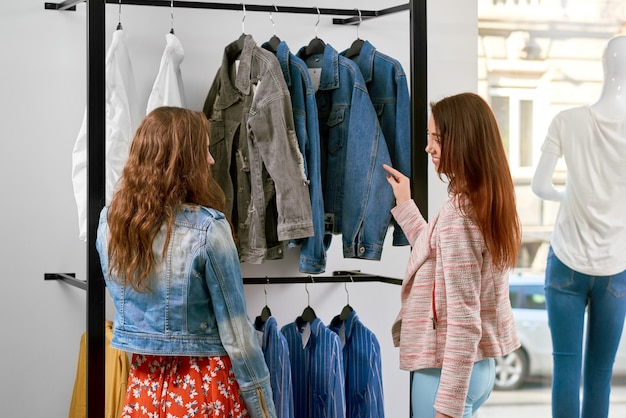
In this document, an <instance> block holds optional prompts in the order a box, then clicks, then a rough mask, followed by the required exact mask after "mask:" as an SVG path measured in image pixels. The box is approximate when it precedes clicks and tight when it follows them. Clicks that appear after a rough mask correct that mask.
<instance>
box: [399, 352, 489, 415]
mask: <svg viewBox="0 0 626 418" xmlns="http://www.w3.org/2000/svg"><path fill="white" fill-rule="evenodd" d="M440 379H441V369H435V368H432V369H421V370H416V371H414V372H411V410H412V412H413V414H412V416H413V418H433V417H434V416H435V413H436V412H437V411H435V408H434V407H433V405H434V404H435V398H436V397H437V390H438V389H439V380H440ZM495 381H496V362H495V360H494V359H492V358H486V359H484V360H481V361H478V362H476V363H474V368H473V369H472V376H471V377H470V385H469V390H468V392H467V398H466V400H465V411H464V412H463V418H471V417H473V416H474V414H475V413H476V411H477V410H478V408H480V406H481V405H482V404H484V403H485V401H486V400H487V398H489V395H491V391H492V390H493V384H494V383H495Z"/></svg>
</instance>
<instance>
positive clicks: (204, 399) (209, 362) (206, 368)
mask: <svg viewBox="0 0 626 418" xmlns="http://www.w3.org/2000/svg"><path fill="white" fill-rule="evenodd" d="M246 416H248V411H247V410H246V407H245V404H244V402H243V400H242V399H241V397H240V394H239V385H238V383H237V381H236V380H235V375H234V374H233V371H232V365H231V362H230V358H229V357H228V356H222V357H187V356H151V355H141V354H133V357H132V364H131V369H130V374H129V377H128V387H127V391H126V400H125V403H124V408H123V411H122V418H140V417H141V418H191V417H202V418H209V417H229V418H240V417H246Z"/></svg>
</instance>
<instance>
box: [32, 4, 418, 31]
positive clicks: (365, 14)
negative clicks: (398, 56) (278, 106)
mask: <svg viewBox="0 0 626 418" xmlns="http://www.w3.org/2000/svg"><path fill="white" fill-rule="evenodd" d="M85 1H86V0H66V1H64V2H61V3H51V2H46V3H45V5H44V7H45V8H46V9H48V10H72V11H73V10H76V5H77V4H79V3H84V2H85ZM105 3H108V4H122V5H135V6H156V7H175V8H187V9H210V10H236V11H243V10H244V3H215V2H195V1H182V0H174V2H172V1H170V0H122V1H119V0H105ZM409 7H410V3H406V4H402V5H400V6H394V7H389V8H386V9H381V10H359V11H360V12H361V18H362V20H365V19H371V18H374V17H379V16H384V15H387V14H390V13H396V12H401V11H404V10H409ZM245 10H246V11H251V12H273V13H276V12H278V13H297V14H322V15H334V16H350V18H347V19H333V23H334V24H337V25H346V24H355V23H358V22H359V21H360V20H361V19H359V17H358V16H357V13H356V12H357V10H356V9H328V8H321V7H320V8H319V9H318V8H317V7H299V6H274V5H271V6H269V5H260V4H245Z"/></svg>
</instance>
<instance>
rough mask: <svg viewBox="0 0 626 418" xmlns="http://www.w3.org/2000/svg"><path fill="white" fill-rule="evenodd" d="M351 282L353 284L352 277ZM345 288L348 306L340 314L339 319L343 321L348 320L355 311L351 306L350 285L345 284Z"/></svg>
mask: <svg viewBox="0 0 626 418" xmlns="http://www.w3.org/2000/svg"><path fill="white" fill-rule="evenodd" d="M350 281H351V282H352V276H350ZM343 287H344V289H346V306H344V307H343V309H342V310H341V313H340V314H339V319H340V320H341V321H345V320H346V319H348V317H349V316H350V314H351V313H352V311H354V309H352V306H350V293H348V285H347V284H346V283H345V282H344V283H343Z"/></svg>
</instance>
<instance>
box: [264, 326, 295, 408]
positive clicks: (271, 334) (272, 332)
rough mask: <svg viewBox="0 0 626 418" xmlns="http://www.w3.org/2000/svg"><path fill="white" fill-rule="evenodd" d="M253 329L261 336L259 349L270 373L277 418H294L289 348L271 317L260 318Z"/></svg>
mask: <svg viewBox="0 0 626 418" xmlns="http://www.w3.org/2000/svg"><path fill="white" fill-rule="evenodd" d="M254 327H255V328H256V330H257V331H258V332H260V333H261V334H262V335H261V336H260V338H261V349H262V350H263V355H264V356H265V363H266V364H267V367H268V368H269V371H270V382H271V385H272V394H273V396H274V406H275V407H276V414H277V417H278V418H294V415H293V386H292V384H291V362H290V361H289V347H288V346H287V340H286V339H285V336H284V335H283V334H281V333H280V331H279V330H278V325H277V324H276V319H275V318H274V317H273V316H270V317H269V318H267V320H266V321H265V322H262V320H261V318H260V317H257V318H256V320H255V321H254Z"/></svg>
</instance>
